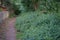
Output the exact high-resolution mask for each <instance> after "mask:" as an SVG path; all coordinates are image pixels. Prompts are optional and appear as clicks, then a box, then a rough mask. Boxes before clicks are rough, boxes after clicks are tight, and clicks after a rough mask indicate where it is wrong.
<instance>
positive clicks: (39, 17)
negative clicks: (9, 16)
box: [16, 11, 60, 40]
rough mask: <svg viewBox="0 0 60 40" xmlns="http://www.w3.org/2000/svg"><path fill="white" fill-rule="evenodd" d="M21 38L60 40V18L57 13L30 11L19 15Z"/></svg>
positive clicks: (24, 39)
mask: <svg viewBox="0 0 60 40" xmlns="http://www.w3.org/2000/svg"><path fill="white" fill-rule="evenodd" d="M16 28H17V31H18V30H19V31H18V32H20V33H21V35H22V36H21V35H19V36H20V37H19V38H18V39H21V40H56V39H57V40H60V39H59V38H60V37H59V36H60V19H59V18H58V16H56V15H55V13H53V12H52V13H47V14H44V13H41V12H39V11H36V12H28V13H26V14H22V15H21V16H20V17H17V23H16Z"/></svg>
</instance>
